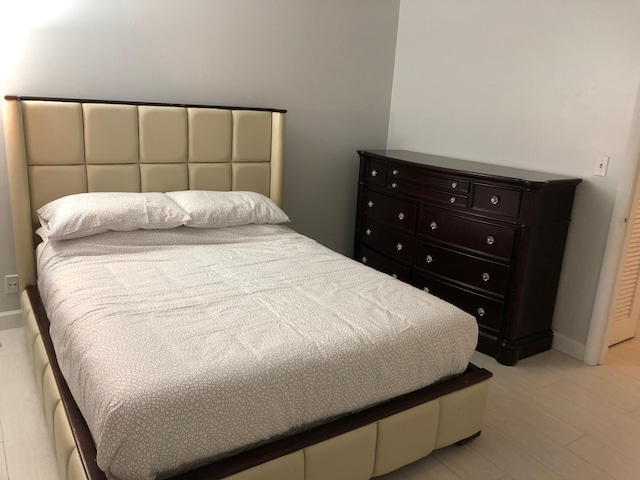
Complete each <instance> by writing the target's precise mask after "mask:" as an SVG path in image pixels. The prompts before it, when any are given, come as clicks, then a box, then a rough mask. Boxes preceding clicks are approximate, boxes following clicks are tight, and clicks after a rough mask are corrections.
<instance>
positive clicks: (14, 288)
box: [4, 274, 19, 293]
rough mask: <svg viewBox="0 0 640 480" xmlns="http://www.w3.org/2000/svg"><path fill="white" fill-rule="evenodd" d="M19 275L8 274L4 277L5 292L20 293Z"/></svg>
mask: <svg viewBox="0 0 640 480" xmlns="http://www.w3.org/2000/svg"><path fill="white" fill-rule="evenodd" d="M18 292H19V287H18V275H15V274H14V275H6V276H5V277H4V293H18Z"/></svg>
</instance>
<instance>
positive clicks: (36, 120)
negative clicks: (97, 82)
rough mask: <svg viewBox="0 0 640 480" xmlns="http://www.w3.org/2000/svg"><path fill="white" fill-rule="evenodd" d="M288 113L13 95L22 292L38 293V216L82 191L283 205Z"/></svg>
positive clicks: (7, 108)
mask: <svg viewBox="0 0 640 480" xmlns="http://www.w3.org/2000/svg"><path fill="white" fill-rule="evenodd" d="M285 114H286V111H285V110H276V109H261V108H243V107H214V106H206V105H176V104H158V103H141V102H120V101H102V100H76V99H59V98H58V99H45V98H36V97H14V96H7V97H5V101H4V126H5V140H6V147H7V167H8V172H9V186H10V194H11V211H12V217H13V231H14V240H15V251H16V261H17V266H18V275H19V282H20V288H21V290H22V289H24V288H26V287H27V286H29V285H35V282H36V269H35V260H34V236H33V232H34V230H35V228H37V222H38V219H37V215H36V210H37V209H38V208H40V207H41V206H43V205H44V204H45V203H47V202H50V201H52V200H55V199H56V198H59V197H63V196H65V195H70V194H73V193H83V192H105V191H110V192H114V191H119V192H167V191H176V190H189V189H190V190H249V191H256V192H259V193H262V194H264V195H266V196H268V197H270V198H271V199H272V200H273V201H274V202H276V203H277V204H278V205H282V182H283V163H284V136H285Z"/></svg>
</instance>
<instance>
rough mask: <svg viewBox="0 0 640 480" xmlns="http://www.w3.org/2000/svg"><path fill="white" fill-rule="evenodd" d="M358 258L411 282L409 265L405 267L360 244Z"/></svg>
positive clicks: (373, 266)
mask: <svg viewBox="0 0 640 480" xmlns="http://www.w3.org/2000/svg"><path fill="white" fill-rule="evenodd" d="M356 260H358V261H360V262H362V263H364V264H365V265H367V266H369V267H372V268H375V269H376V270H379V271H380V272H384V273H386V274H388V275H391V276H392V277H394V278H397V279H398V280H402V281H403V282H407V283H409V281H410V279H411V269H409V268H408V267H404V266H402V265H400V264H399V263H396V262H394V261H392V260H389V259H388V258H386V257H385V256H383V255H380V254H379V253H377V252H375V251H374V250H371V249H370V248H367V247H366V246H364V245H360V247H359V249H358V252H357V256H356Z"/></svg>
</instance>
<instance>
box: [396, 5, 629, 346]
mask: <svg viewBox="0 0 640 480" xmlns="http://www.w3.org/2000/svg"><path fill="white" fill-rule="evenodd" d="M639 25H640V2H638V1H637V0H617V1H615V2H614V1H611V2H609V1H598V0H566V1H562V2H558V1H557V0H538V1H535V2H532V1H529V0H485V1H483V2H469V1H468V0H402V3H401V8H400V18H399V26H398V39H397V51H396V64H395V72H394V84H393V94H392V103H391V116H390V125H389V139H388V147H389V148H404V149H409V150H417V151H424V152H430V153H435V154H441V155H449V156H454V157H460V158H465V159H470V160H477V161H486V162H489V163H496V164H504V165H511V166H515V167H521V168H527V169H531V170H541V171H548V172H555V173H560V174H566V175H570V176H576V177H581V178H583V179H584V181H583V183H582V184H581V185H580V186H579V187H578V191H577V196H576V200H575V206H574V211H573V222H572V225H571V228H570V233H569V239H568V243H567V252H566V255H565V261H564V265H563V274H562V278H561V283H560V289H559V293H558V300H557V304H556V312H555V316H554V324H553V328H554V331H555V332H556V339H557V341H558V343H557V344H556V347H558V348H560V349H562V350H564V351H566V352H567V353H570V354H572V355H574V356H577V357H579V358H582V352H583V350H584V343H585V340H586V337H587V332H588V329H589V323H590V319H591V313H592V308H593V302H594V298H595V294H596V289H597V286H598V277H599V273H600V268H601V264H602V259H603V253H604V249H605V244H606V241H607V235H608V232H609V224H610V221H611V213H612V210H613V205H614V202H615V201H616V197H617V195H618V194H619V191H618V185H619V183H620V181H625V180H626V178H625V177H626V176H628V175H629V173H630V172H633V170H634V168H633V167H634V165H635V161H636V157H637V154H638V152H637V151H634V149H628V148H627V145H628V143H629V141H630V138H631V137H630V128H631V124H632V119H633V111H634V106H635V104H636V100H635V99H636V93H637V88H638V85H639V83H640V28H639ZM602 156H608V157H611V160H610V166H609V173H608V176H606V177H595V176H593V173H594V170H595V166H596V162H597V161H598V159H599V158H600V157H602ZM623 190H624V191H623V193H621V195H624V198H622V201H623V202H624V201H625V200H626V195H628V186H625V188H624V189H623Z"/></svg>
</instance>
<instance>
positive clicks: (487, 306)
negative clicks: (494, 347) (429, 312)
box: [411, 270, 504, 332]
mask: <svg viewBox="0 0 640 480" xmlns="http://www.w3.org/2000/svg"><path fill="white" fill-rule="evenodd" d="M411 283H412V284H413V285H414V286H416V287H418V288H420V289H423V290H425V291H426V292H429V293H431V294H432V295H435V296H436V297H438V298H441V299H442V300H444V301H445V302H449V303H453V304H454V305H456V306H457V307H458V308H460V309H461V310H464V311H465V312H467V313H470V314H471V315H473V316H474V317H476V320H477V321H478V324H479V325H480V326H482V327H483V328H486V329H488V330H492V331H494V332H499V331H500V328H501V326H502V316H503V314H504V303H503V302H500V301H498V300H494V299H492V298H489V297H486V296H484V295H481V294H479V293H475V292H471V291H469V290H466V289H464V288H460V287H456V286H454V285H450V284H448V283H446V282H443V281H441V280H438V279H436V278H434V277H431V276H429V275H428V274H423V273H420V272H418V271H416V270H414V273H413V281H412V282H411Z"/></svg>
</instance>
